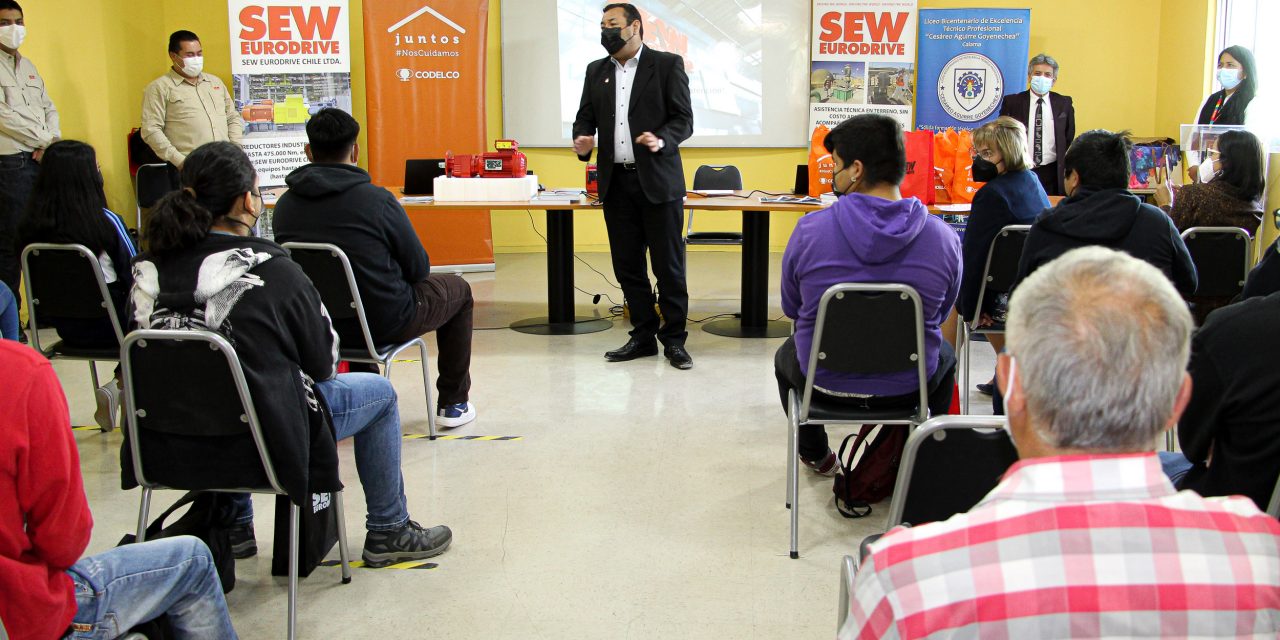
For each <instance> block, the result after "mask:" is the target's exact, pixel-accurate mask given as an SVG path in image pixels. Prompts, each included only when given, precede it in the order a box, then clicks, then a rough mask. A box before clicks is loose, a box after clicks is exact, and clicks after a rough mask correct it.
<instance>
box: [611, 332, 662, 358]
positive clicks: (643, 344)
mask: <svg viewBox="0 0 1280 640" xmlns="http://www.w3.org/2000/svg"><path fill="white" fill-rule="evenodd" d="M656 355H658V344H657V343H656V342H654V341H653V339H652V338H650V339H649V340H637V339H636V338H632V339H630V340H627V343H626V344H624V345H622V348H621V349H615V350H613V351H606V352H605V354H604V359H605V360H608V361H609V362H626V361H627V360H635V359H636V358H643V357H645V356H656Z"/></svg>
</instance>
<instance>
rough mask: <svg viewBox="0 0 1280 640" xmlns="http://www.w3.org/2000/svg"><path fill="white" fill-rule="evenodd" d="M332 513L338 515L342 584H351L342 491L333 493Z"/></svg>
mask: <svg viewBox="0 0 1280 640" xmlns="http://www.w3.org/2000/svg"><path fill="white" fill-rule="evenodd" d="M333 499H334V505H333V506H334V508H335V509H337V511H335V512H334V515H336V516H337V517H338V557H339V558H342V584H351V562H350V557H351V556H350V555H349V552H348V551H347V514H346V512H345V511H343V509H342V492H341V491H335V492H334V494H333Z"/></svg>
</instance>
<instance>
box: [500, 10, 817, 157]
mask: <svg viewBox="0 0 1280 640" xmlns="http://www.w3.org/2000/svg"><path fill="white" fill-rule="evenodd" d="M605 4H606V3H605V2H603V1H602V0H504V2H503V3H502V26H503V29H502V65H503V129H504V132H505V134H506V135H507V136H508V137H514V138H517V139H519V140H520V143H521V144H522V145H525V146H531V147H538V146H561V145H564V146H567V145H568V144H569V140H570V136H571V134H572V128H573V121H574V117H575V116H576V115H577V111H578V104H579V101H580V99H581V97H582V83H583V79H584V77H585V74H586V70H587V65H588V64H590V63H591V62H593V61H595V60H599V59H601V58H603V57H605V55H606V53H605V50H604V48H603V47H601V46H600V18H601V15H602V12H601V8H602V7H603V6H604V5H605ZM634 4H635V5H636V7H637V8H638V9H639V10H640V15H641V18H642V23H643V25H644V45H645V47H647V48H650V49H655V50H659V51H666V52H669V53H675V54H678V55H680V56H681V57H682V58H683V59H684V63H685V71H686V73H687V74H688V76H689V97H690V102H691V103H692V106H693V124H694V132H693V137H692V138H691V139H690V140H688V141H687V142H686V143H685V145H686V146H763V147H770V146H797V145H803V144H804V135H805V134H804V126H805V121H806V118H807V111H806V109H807V106H808V105H807V101H806V99H805V97H806V95H807V93H808V88H807V87H808V84H809V77H808V76H809V65H808V31H807V29H808V9H809V8H808V6H807V5H806V4H805V3H780V2H776V1H773V0H647V1H645V0H641V1H640V2H635V3H634ZM553 100H554V104H552V101H553Z"/></svg>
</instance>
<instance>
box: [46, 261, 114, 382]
mask: <svg viewBox="0 0 1280 640" xmlns="http://www.w3.org/2000/svg"><path fill="white" fill-rule="evenodd" d="M115 268H117V269H127V268H128V265H115ZM22 273H23V274H24V275H23V287H24V289H25V290H26V300H27V323H28V327H29V331H30V335H31V346H32V347H35V349H36V351H39V352H40V353H42V354H44V356H45V357H46V358H49V359H50V360H52V359H54V358H62V359H66V360H87V361H89V375H90V377H91V379H92V380H93V388H94V389H97V388H98V387H99V386H101V384H100V383H99V382H98V370H97V368H96V367H95V366H94V363H95V362H98V361H106V362H118V361H119V360H120V342H121V341H122V340H123V339H124V332H123V331H121V329H120V326H121V325H120V318H118V317H116V307H115V304H113V303H112V302H111V293H110V292H109V291H108V290H107V281H106V279H105V278H103V276H102V264H101V263H99V262H98V257H97V256H95V255H93V252H92V251H90V250H89V248H88V247H86V246H84V245H82V244H48V243H35V244H29V245H27V247H26V248H25V249H23V250H22ZM42 317H54V318H69V319H76V320H102V321H108V322H110V323H111V326H112V328H113V329H115V333H116V344H115V345H114V346H111V347H103V348H86V347H74V346H68V345H67V344H66V343H65V342H63V341H61V340H59V341H57V342H54V343H53V344H51V345H47V346H46V345H45V344H44V343H43V341H41V339H40V329H41V318H42Z"/></svg>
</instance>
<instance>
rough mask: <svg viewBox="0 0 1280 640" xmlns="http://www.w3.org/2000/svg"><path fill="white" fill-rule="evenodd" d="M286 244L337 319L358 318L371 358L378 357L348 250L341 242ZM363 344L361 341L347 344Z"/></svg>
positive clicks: (333, 317)
mask: <svg viewBox="0 0 1280 640" xmlns="http://www.w3.org/2000/svg"><path fill="white" fill-rule="evenodd" d="M281 246H283V247H284V248H285V249H288V250H289V255H290V257H291V258H292V259H293V261H294V262H296V263H298V266H300V267H302V271H303V273H306V274H307V277H308V278H310V279H311V283H312V284H314V285H315V287H316V290H317V291H319V292H320V301H321V302H323V303H324V306H325V309H327V310H328V311H329V317H330V318H332V319H333V321H334V322H335V323H338V322H341V321H354V322H355V323H357V324H359V326H360V331H361V333H362V335H363V338H364V346H365V348H366V349H368V351H369V356H370V357H371V358H374V359H377V357H378V352H377V345H375V344H374V343H373V336H372V334H370V333H369V320H368V316H366V315H365V312H364V303H363V302H362V301H361V300H360V287H359V286H358V285H357V284H356V275H355V271H353V270H352V269H351V261H350V260H349V259H347V254H346V253H344V252H343V251H342V249H340V248H338V246H337V245H334V244H327V243H318V242H286V243H284V244H283V245H281ZM347 346H348V347H355V348H359V345H347Z"/></svg>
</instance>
